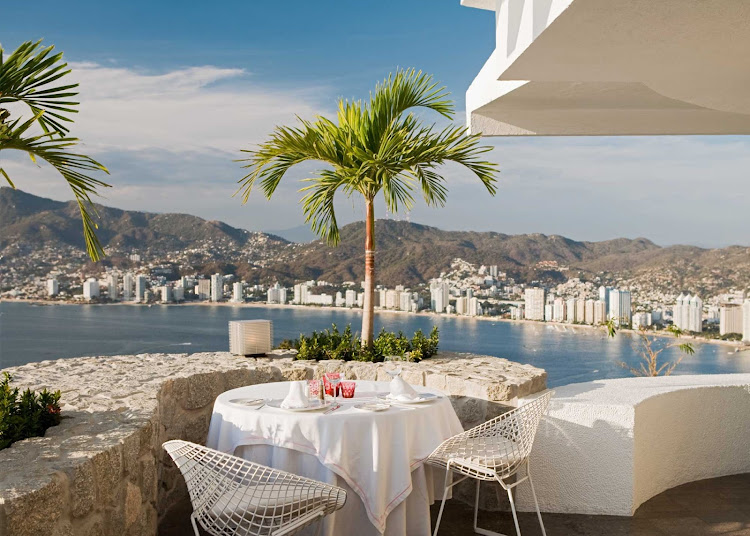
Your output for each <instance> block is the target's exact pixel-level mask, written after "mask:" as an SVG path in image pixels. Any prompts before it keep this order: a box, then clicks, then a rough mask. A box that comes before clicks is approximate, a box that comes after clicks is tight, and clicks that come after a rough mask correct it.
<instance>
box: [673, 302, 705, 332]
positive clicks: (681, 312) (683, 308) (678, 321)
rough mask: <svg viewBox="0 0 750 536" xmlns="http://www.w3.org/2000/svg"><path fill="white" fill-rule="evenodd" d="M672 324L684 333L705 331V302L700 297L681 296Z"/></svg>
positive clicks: (675, 307) (676, 303) (674, 310)
mask: <svg viewBox="0 0 750 536" xmlns="http://www.w3.org/2000/svg"><path fill="white" fill-rule="evenodd" d="M672 322H673V323H674V325H675V326H677V327H678V328H680V329H681V330H683V331H692V332H695V333H700V332H701V331H703V300H701V299H700V298H699V297H698V296H691V295H690V294H688V295H687V296H686V295H684V294H680V295H679V296H678V297H677V301H676V302H675V305H674V309H673V311H672Z"/></svg>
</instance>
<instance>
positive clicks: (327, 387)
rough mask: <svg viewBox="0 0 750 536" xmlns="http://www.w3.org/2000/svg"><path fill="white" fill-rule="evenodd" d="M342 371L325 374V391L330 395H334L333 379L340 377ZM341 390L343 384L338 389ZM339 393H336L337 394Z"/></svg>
mask: <svg viewBox="0 0 750 536" xmlns="http://www.w3.org/2000/svg"><path fill="white" fill-rule="evenodd" d="M340 378H341V373H340V372H328V373H326V374H323V386H324V388H325V393H326V394H327V395H329V396H334V393H333V384H331V382H330V380H331V379H340ZM340 390H341V384H339V385H338V389H337V391H340ZM337 395H338V393H336V396H337Z"/></svg>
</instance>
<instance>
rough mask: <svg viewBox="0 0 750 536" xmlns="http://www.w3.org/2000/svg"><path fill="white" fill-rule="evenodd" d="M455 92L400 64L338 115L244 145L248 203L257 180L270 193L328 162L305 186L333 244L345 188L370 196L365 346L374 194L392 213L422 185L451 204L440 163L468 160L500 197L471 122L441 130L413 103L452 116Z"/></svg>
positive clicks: (309, 217) (315, 217)
mask: <svg viewBox="0 0 750 536" xmlns="http://www.w3.org/2000/svg"><path fill="white" fill-rule="evenodd" d="M448 95H449V94H448V92H447V91H446V90H445V88H444V87H438V84H437V83H436V82H433V79H432V77H431V76H429V75H426V74H423V73H422V72H421V71H419V72H417V71H415V70H414V69H409V70H399V71H397V72H396V74H395V75H391V76H389V77H388V78H387V79H386V80H384V81H383V83H382V84H378V85H377V87H376V88H375V92H374V93H372V94H371V95H370V101H369V103H367V104H363V103H362V102H361V101H348V100H344V99H341V100H339V103H338V114H337V118H336V119H337V121H336V122H334V121H331V120H329V119H326V118H325V117H317V118H316V120H315V121H313V122H311V121H305V120H302V119H300V120H299V123H300V124H299V125H298V126H296V127H277V128H276V129H275V131H274V132H273V134H271V136H270V138H269V139H268V140H267V141H266V142H265V143H263V144H261V145H260V146H259V147H258V149H256V150H245V151H243V152H246V153H249V154H250V157H249V158H245V159H242V160H241V162H245V165H244V166H243V167H244V168H247V169H249V170H250V171H249V173H248V174H247V175H246V176H245V177H243V178H242V179H241V180H240V181H239V182H240V184H241V187H240V191H242V192H243V202H245V203H246V202H247V200H248V197H249V196H250V192H251V191H252V189H253V186H254V185H255V183H256V181H258V180H260V187H261V189H262V190H263V193H264V194H265V196H266V198H268V199H270V198H271V196H272V195H273V193H274V192H275V191H276V188H277V187H278V185H279V182H280V181H281V179H282V177H283V176H284V175H285V174H286V172H287V171H288V170H289V168H291V167H292V166H294V165H296V164H299V163H301V162H305V161H308V160H317V161H320V162H322V163H323V164H326V167H325V168H324V169H321V170H319V171H318V172H317V173H316V174H315V176H314V177H311V178H308V179H304V181H303V182H304V183H306V184H307V185H306V186H304V187H303V188H302V189H301V190H300V191H302V192H304V193H305V195H304V197H303V198H302V205H303V211H304V214H305V222H306V223H310V224H311V228H312V230H313V232H315V233H316V234H317V235H318V236H319V237H320V238H322V239H324V240H325V241H326V242H327V243H328V244H329V245H336V244H337V243H338V242H339V228H338V224H337V221H336V214H335V211H334V197H335V195H336V194H337V193H338V192H342V193H343V194H344V195H345V196H347V197H351V196H352V195H354V194H359V195H361V196H362V197H363V198H364V202H365V229H366V236H365V300H364V314H363V316H362V345H363V346H371V345H372V339H373V316H374V307H375V303H374V290H375V236H374V235H375V199H376V197H377V196H378V194H379V193H381V192H382V194H383V200H384V202H385V206H386V207H387V209H388V210H389V211H391V212H392V213H397V212H398V211H399V210H400V209H402V208H405V209H407V210H409V209H411V207H412V206H413V205H414V196H415V193H416V192H417V190H418V189H419V190H421V191H422V196H423V197H424V200H425V202H426V203H427V204H428V205H430V206H444V205H445V201H446V196H447V193H448V190H447V188H446V186H445V182H446V181H445V178H444V177H443V176H442V175H441V174H440V173H438V170H437V168H438V166H440V165H442V164H444V163H446V162H449V161H450V162H457V163H459V164H462V165H464V166H466V167H467V168H468V169H469V170H470V171H472V172H473V173H474V174H475V175H476V176H477V177H478V178H479V180H480V181H481V182H482V183H483V184H484V186H485V187H486V188H487V190H488V191H489V192H490V194H492V195H494V194H495V191H496V188H495V171H496V166H495V164H492V163H490V162H485V161H483V160H481V158H480V156H481V154H482V153H485V152H487V151H490V150H491V149H492V148H491V147H486V146H480V145H479V135H467V134H466V133H465V130H464V128H462V127H458V126H447V127H445V128H442V129H437V128H436V127H435V125H429V126H427V125H424V124H423V123H422V122H420V120H419V119H418V118H417V117H416V116H415V115H414V113H413V111H411V110H412V109H413V108H426V109H429V110H434V111H435V112H437V113H439V114H441V115H442V116H444V117H445V118H447V119H452V117H453V111H454V110H453V103H452V102H451V101H450V100H448V98H447V97H448Z"/></svg>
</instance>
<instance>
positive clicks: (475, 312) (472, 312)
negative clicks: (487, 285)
mask: <svg viewBox="0 0 750 536" xmlns="http://www.w3.org/2000/svg"><path fill="white" fill-rule="evenodd" d="M467 314H468V315H469V316H479V315H481V314H482V306H481V304H480V303H479V298H477V297H476V296H472V297H471V298H469V311H468V313H467Z"/></svg>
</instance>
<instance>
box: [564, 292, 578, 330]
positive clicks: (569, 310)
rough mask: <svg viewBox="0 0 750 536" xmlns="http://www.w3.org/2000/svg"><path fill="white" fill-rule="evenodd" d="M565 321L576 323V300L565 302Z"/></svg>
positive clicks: (571, 299)
mask: <svg viewBox="0 0 750 536" xmlns="http://www.w3.org/2000/svg"><path fill="white" fill-rule="evenodd" d="M565 321H566V322H568V323H570V324H573V323H575V321H576V299H575V298H570V299H569V300H568V301H566V302H565Z"/></svg>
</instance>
